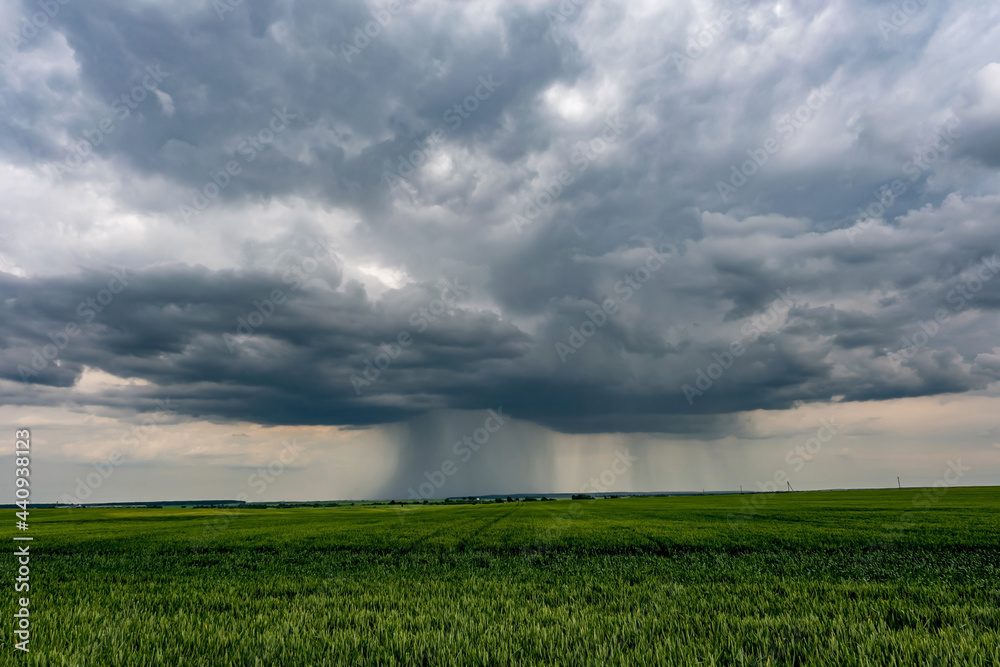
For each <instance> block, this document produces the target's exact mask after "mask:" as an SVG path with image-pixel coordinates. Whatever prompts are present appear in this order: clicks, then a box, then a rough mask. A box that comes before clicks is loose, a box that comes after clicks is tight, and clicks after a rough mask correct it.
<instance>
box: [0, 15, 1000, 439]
mask: <svg viewBox="0 0 1000 667" xmlns="http://www.w3.org/2000/svg"><path fill="white" fill-rule="evenodd" d="M914 4H916V3H914ZM219 6H220V3H214V4H213V3H208V2H188V3H180V4H177V5H171V6H169V7H168V6H161V5H158V4H153V3H148V2H138V1H137V2H110V1H108V2H101V1H97V2H87V3H77V2H70V3H67V4H65V5H59V10H58V12H57V13H56V14H55V15H54V16H52V17H51V19H49V20H47V21H46V24H45V25H44V26H41V27H37V26H36V29H35V31H34V33H33V35H32V36H31V37H28V36H27V34H26V33H28V32H31V31H30V30H27V31H26V30H25V27H24V26H25V25H28V24H30V21H31V18H30V17H31V16H32V15H33V14H35V13H37V12H38V6H37V5H35V4H33V3H30V2H24V3H21V4H10V5H9V6H7V8H6V9H4V10H3V12H2V15H0V18H2V20H3V23H4V25H5V26H6V29H5V30H4V34H5V35H7V38H6V39H5V42H6V43H5V44H4V47H5V49H6V52H5V53H4V55H3V59H4V67H3V70H2V73H0V99H2V100H3V103H4V113H3V114H0V169H2V171H3V178H2V180H3V182H4V185H3V188H4V199H5V206H4V207H3V210H0V228H2V231H3V233H4V236H3V238H2V239H0V269H2V273H0V295H2V300H0V331H2V333H3V335H2V347H0V377H2V378H4V379H5V380H7V381H6V382H4V383H3V384H2V387H0V392H2V399H3V402H4V403H6V404H10V405H23V406H30V405H47V406H54V405H64V404H66V403H67V402H72V401H75V400H80V399H79V397H77V396H75V395H74V394H73V387H74V385H75V384H76V383H77V382H78V381H79V380H80V378H81V376H82V375H83V374H84V372H85V370H86V369H95V370H99V371H103V372H105V373H108V374H110V375H114V376H117V377H120V378H136V379H140V380H142V381H143V382H142V383H141V384H140V385H137V386H135V387H130V388H128V389H127V390H126V389H120V390H116V391H109V392H105V393H102V394H100V395H99V396H90V397H88V399H87V400H90V401H93V402H94V404H98V405H101V404H103V405H105V406H109V407H116V408H131V409H135V410H140V411H141V410H148V409H154V408H152V406H153V405H155V401H156V400H157V399H159V398H161V397H163V396H171V397H173V398H172V400H173V401H174V404H175V405H176V406H177V410H178V411H179V413H181V414H183V415H187V416H188V417H191V418H199V419H208V420H217V421H249V422H254V423H258V424H264V425H294V424H328V425H342V426H365V425H372V424H383V423H390V422H400V421H410V422H412V424H411V427H410V428H411V431H412V432H411V434H410V435H409V436H407V437H409V438H411V439H418V435H415V434H417V433H418V432H422V431H435V432H439V431H448V432H450V430H454V429H450V427H446V426H444V425H440V424H439V423H438V422H437V421H435V420H434V419H433V418H432V417H429V416H428V415H433V414H435V413H437V412H440V411H449V410H464V411H483V410H487V409H495V408H497V407H498V406H503V408H504V409H505V410H508V411H509V412H510V413H511V414H513V415H515V416H516V417H517V418H518V419H521V420H526V421H529V422H534V423H536V424H539V425H542V426H545V427H548V428H550V429H554V430H556V431H562V432H566V433H603V432H615V433H621V432H661V433H677V434H687V435H693V436H695V437H705V438H711V437H715V436H716V435H718V434H719V433H722V432H727V431H730V430H732V429H734V428H736V427H735V426H734V424H735V423H736V417H735V416H736V415H737V414H738V413H741V412H745V411H749V410H757V409H771V410H774V409H778V410H781V409H789V408H793V407H795V406H797V405H800V404H802V403H803V402H807V403H808V402H825V401H838V402H839V401H879V400H888V399H895V398H901V397H915V396H931V395H937V394H953V393H963V392H970V391H976V390H982V389H985V388H986V387H988V386H989V385H990V383H994V382H996V381H997V380H1000V343H998V341H997V338H996V331H997V325H998V324H1000V317H998V314H1000V313H998V309H1000V278H998V277H997V274H998V273H1000V266H998V265H997V256H998V253H1000V179H998V175H997V167H998V165H1000V158H998V156H1000V152H998V151H1000V149H998V143H997V137H1000V63H998V62H994V59H995V58H996V51H995V44H996V43H997V42H998V38H1000V13H998V9H997V7H996V6H993V5H989V4H977V3H958V4H949V5H935V4H933V3H930V4H921V5H919V8H918V10H916V11H914V12H912V13H909V14H905V17H904V18H905V20H903V19H900V17H899V16H896V17H894V16H893V8H892V7H889V6H887V5H885V4H884V3H869V2H862V1H860V0H845V1H841V2H832V3H820V2H780V3H773V2H754V1H749V2H732V3H728V4H727V3H725V2H718V3H707V2H705V3H703V2H695V3H670V4H669V5H663V4H662V3H654V2H649V3H615V2H596V1H595V2H579V3H577V2H570V1H569V0H567V2H563V3H562V4H561V5H560V4H556V3H517V2H494V3H453V2H400V3H386V4H384V5H382V4H378V3H371V4H366V3H363V2H345V3H338V4H337V5H336V6H329V5H327V4H325V3H319V2H262V3H240V4H233V3H228V4H226V3H223V4H222V5H221V6H224V7H225V8H226V9H225V10H221V11H220V10H219ZM22 17H23V19H24V20H22ZM387 17H388V18H387ZM25 21H27V22H28V23H25ZM886 26H890V27H888V28H887V27H886ZM8 33H10V34H8ZM11 35H13V36H11ZM140 98H141V99H140ZM432 426H433V428H432Z"/></svg>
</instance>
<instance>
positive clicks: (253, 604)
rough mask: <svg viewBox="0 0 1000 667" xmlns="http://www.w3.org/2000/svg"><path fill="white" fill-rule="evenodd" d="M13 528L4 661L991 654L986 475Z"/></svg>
mask: <svg viewBox="0 0 1000 667" xmlns="http://www.w3.org/2000/svg"><path fill="white" fill-rule="evenodd" d="M31 519H32V531H33V535H34V536H35V541H34V542H33V543H32V547H31V550H32V573H31V607H32V609H31V625H32V629H33V634H32V647H31V653H30V654H26V655H24V654H22V655H18V656H17V658H18V660H17V662H18V664H36V665H140V664H141V665H601V666H610V665H997V664H1000V490H998V489H997V488H992V487H985V488H950V489H946V490H944V489H938V490H936V491H934V490H921V489H902V490H884V491H842V492H807V493H782V494H755V495H742V496H741V495H728V496H711V495H709V496H674V497H645V498H618V499H599V500H579V501H573V500H559V501H535V502H514V503H496V504H479V505H456V504H430V505H408V506H405V508H400V507H399V506H394V505H386V504H376V505H370V504H365V505H362V504H358V503H356V504H354V505H341V506H331V507H322V508H298V507H296V508H283V509H281V508H279V509H247V508H240V509H96V508H84V509H73V510H61V509H33V510H32V511H31ZM12 560H13V559H10V558H8V559H6V560H5V562H6V563H8V565H7V568H8V576H9V577H11V579H13V577H14V567H15V566H14V565H12V564H11V563H12ZM14 599H15V598H14V596H13V595H11V596H8V597H7V602H6V604H7V614H8V618H11V616H12V615H13V603H14ZM12 653H13V651H12V650H11V648H10V647H8V650H6V651H5V654H6V655H8V656H10V655H11V654H12ZM9 659H10V658H5V659H4V660H9ZM7 664H12V663H7Z"/></svg>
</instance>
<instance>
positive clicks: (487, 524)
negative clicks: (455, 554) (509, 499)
mask: <svg viewBox="0 0 1000 667" xmlns="http://www.w3.org/2000/svg"><path fill="white" fill-rule="evenodd" d="M520 508H521V503H518V504H517V505H515V506H514V507H513V508H511V510H510V511H509V512H505V513H503V514H501V515H500V516H498V517H486V518H485V519H484V521H483V525H482V527H481V528H479V530H476V528H475V527H473V529H472V532H470V533H469V535H467V536H466V537H465V539H463V540H461V541H459V542H458V544H457V545H456V547H455V548H456V549H457V550H458V551H465V549H466V546H467V545H468V544H469V542H470V541H471V540H472V538H474V537H477V536H479V535H481V534H482V533H483V531H485V530H487V529H489V528H492V527H493V526H495V525H496V524H498V523H500V522H501V521H503V520H504V519H506V518H507V517H509V516H510V515H511V514H513V513H514V512H516V511H517V510H519V509H520Z"/></svg>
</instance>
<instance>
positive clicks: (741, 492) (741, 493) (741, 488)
mask: <svg viewBox="0 0 1000 667" xmlns="http://www.w3.org/2000/svg"><path fill="white" fill-rule="evenodd" d="M740 495H741V496H742V495H743V485H742V484H740Z"/></svg>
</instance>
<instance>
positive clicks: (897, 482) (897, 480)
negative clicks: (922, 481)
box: [896, 475, 903, 489]
mask: <svg viewBox="0 0 1000 667" xmlns="http://www.w3.org/2000/svg"><path fill="white" fill-rule="evenodd" d="M896 486H898V487H899V488H900V489H902V488H903V485H902V484H901V483H900V482H899V475H896Z"/></svg>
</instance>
